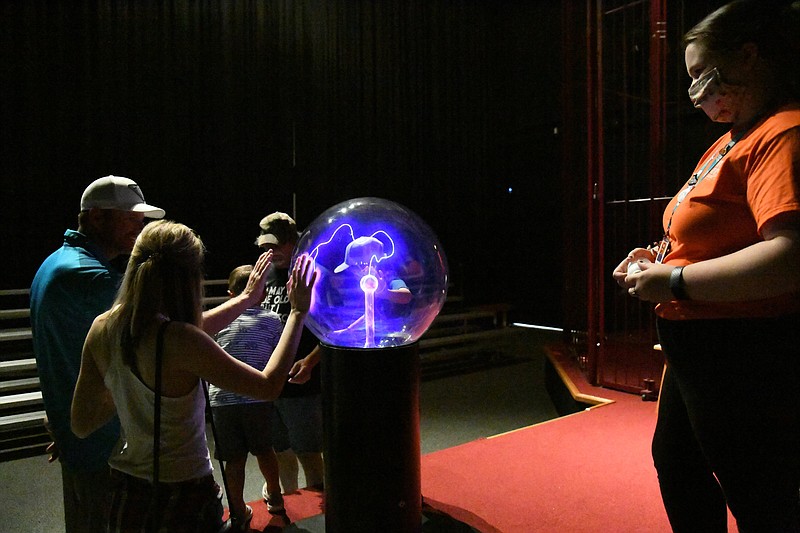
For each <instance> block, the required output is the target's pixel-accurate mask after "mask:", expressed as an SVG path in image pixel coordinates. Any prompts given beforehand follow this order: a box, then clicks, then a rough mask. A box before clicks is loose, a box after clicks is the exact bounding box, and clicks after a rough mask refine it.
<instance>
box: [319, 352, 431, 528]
mask: <svg viewBox="0 0 800 533" xmlns="http://www.w3.org/2000/svg"><path fill="white" fill-rule="evenodd" d="M321 365H322V367H321V372H322V399H323V413H324V434H325V447H324V453H325V531H326V532H327V533H345V532H346V533H361V532H363V533H375V532H377V531H380V532H381V533H394V532H397V533H413V532H417V531H421V522H420V516H421V511H422V497H421V494H420V437H419V354H418V346H417V344H412V345H409V346H401V347H392V348H381V349H349V348H335V347H330V346H324V345H323V356H322V362H321Z"/></svg>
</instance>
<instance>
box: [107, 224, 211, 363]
mask: <svg viewBox="0 0 800 533" xmlns="http://www.w3.org/2000/svg"><path fill="white" fill-rule="evenodd" d="M204 254H205V248H204V246H203V242H202V241H201V240H200V237H198V236H197V234H196V233H195V232H194V231H193V230H192V229H190V228H189V227H187V226H184V225H183V224H178V223H177V222H172V221H169V220H158V221H155V222H151V223H150V224H148V225H147V226H145V227H144V229H143V230H142V233H141V234H140V235H139V237H138V238H137V239H136V244H135V245H134V246H133V252H132V253H131V257H130V260H129V261H128V267H127V269H126V271H125V277H124V278H123V280H122V285H121V286H120V288H119V292H118V293H117V299H116V301H115V302H114V311H113V312H112V313H111V314H110V316H109V329H110V332H111V334H112V335H113V336H114V338H116V339H118V341H119V343H120V345H121V346H122V351H123V361H125V363H126V364H128V365H129V366H130V365H131V364H132V362H133V361H134V353H135V351H136V348H137V347H138V346H139V342H140V341H141V338H142V335H143V332H144V331H145V330H146V329H147V327H148V326H149V325H150V324H152V322H153V320H154V319H155V318H156V317H157V316H158V315H159V314H162V315H164V316H166V317H168V318H169V319H170V320H176V321H179V322H188V323H190V324H194V325H196V326H199V325H200V323H201V321H202V296H203V295H202V290H203V289H202V281H203V257H204Z"/></svg>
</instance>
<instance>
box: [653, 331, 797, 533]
mask: <svg viewBox="0 0 800 533" xmlns="http://www.w3.org/2000/svg"><path fill="white" fill-rule="evenodd" d="M658 333H659V339H660V342H661V347H662V349H663V350H664V354H665V356H666V360H667V372H666V375H665V378H664V383H663V384H662V387H661V397H660V405H659V411H658V423H657V425H656V430H655V435H654V437H653V459H654V462H655V466H656V470H657V471H658V480H659V485H660V487H661V495H662V498H663V500H664V506H665V508H666V511H667V515H668V516H669V520H670V524H671V525H672V528H673V530H674V531H676V532H691V533H703V532H723V531H727V511H726V505H727V506H728V507H729V508H730V509H731V512H732V514H733V516H734V517H735V518H736V521H737V525H738V527H739V531H740V532H741V533H750V532H758V533H767V532H781V533H786V532H800V317H798V316H792V317H784V318H781V319H764V320H693V321H668V320H663V319H659V320H658Z"/></svg>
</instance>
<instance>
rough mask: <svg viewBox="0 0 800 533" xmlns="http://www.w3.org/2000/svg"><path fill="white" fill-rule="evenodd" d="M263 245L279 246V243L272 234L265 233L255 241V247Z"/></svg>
mask: <svg viewBox="0 0 800 533" xmlns="http://www.w3.org/2000/svg"><path fill="white" fill-rule="evenodd" d="M265 244H280V242H279V241H278V237H276V236H275V235H273V234H272V233H265V234H263V235H259V236H258V238H257V239H256V246H264V245H265Z"/></svg>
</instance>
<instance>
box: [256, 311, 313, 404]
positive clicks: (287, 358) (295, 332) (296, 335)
mask: <svg viewBox="0 0 800 533" xmlns="http://www.w3.org/2000/svg"><path fill="white" fill-rule="evenodd" d="M305 316H306V313H302V312H300V311H295V310H292V311H291V312H290V313H289V317H288V318H287V319H286V325H285V326H284V328H283V333H281V338H280V340H279V341H278V345H277V346H276V347H275V350H274V351H273V352H272V356H271V357H270V358H269V361H268V362H267V366H265V367H264V371H263V373H264V375H265V376H266V377H267V378H268V379H269V387H270V388H271V389H273V388H277V390H276V391H274V396H275V397H277V396H278V395H279V394H280V392H281V389H283V384H284V383H285V382H286V378H287V376H288V375H289V371H290V370H291V369H292V365H293V364H294V357H295V354H296V353H297V347H298V345H299V344H300V337H301V335H302V334H303V321H304V320H305Z"/></svg>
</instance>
